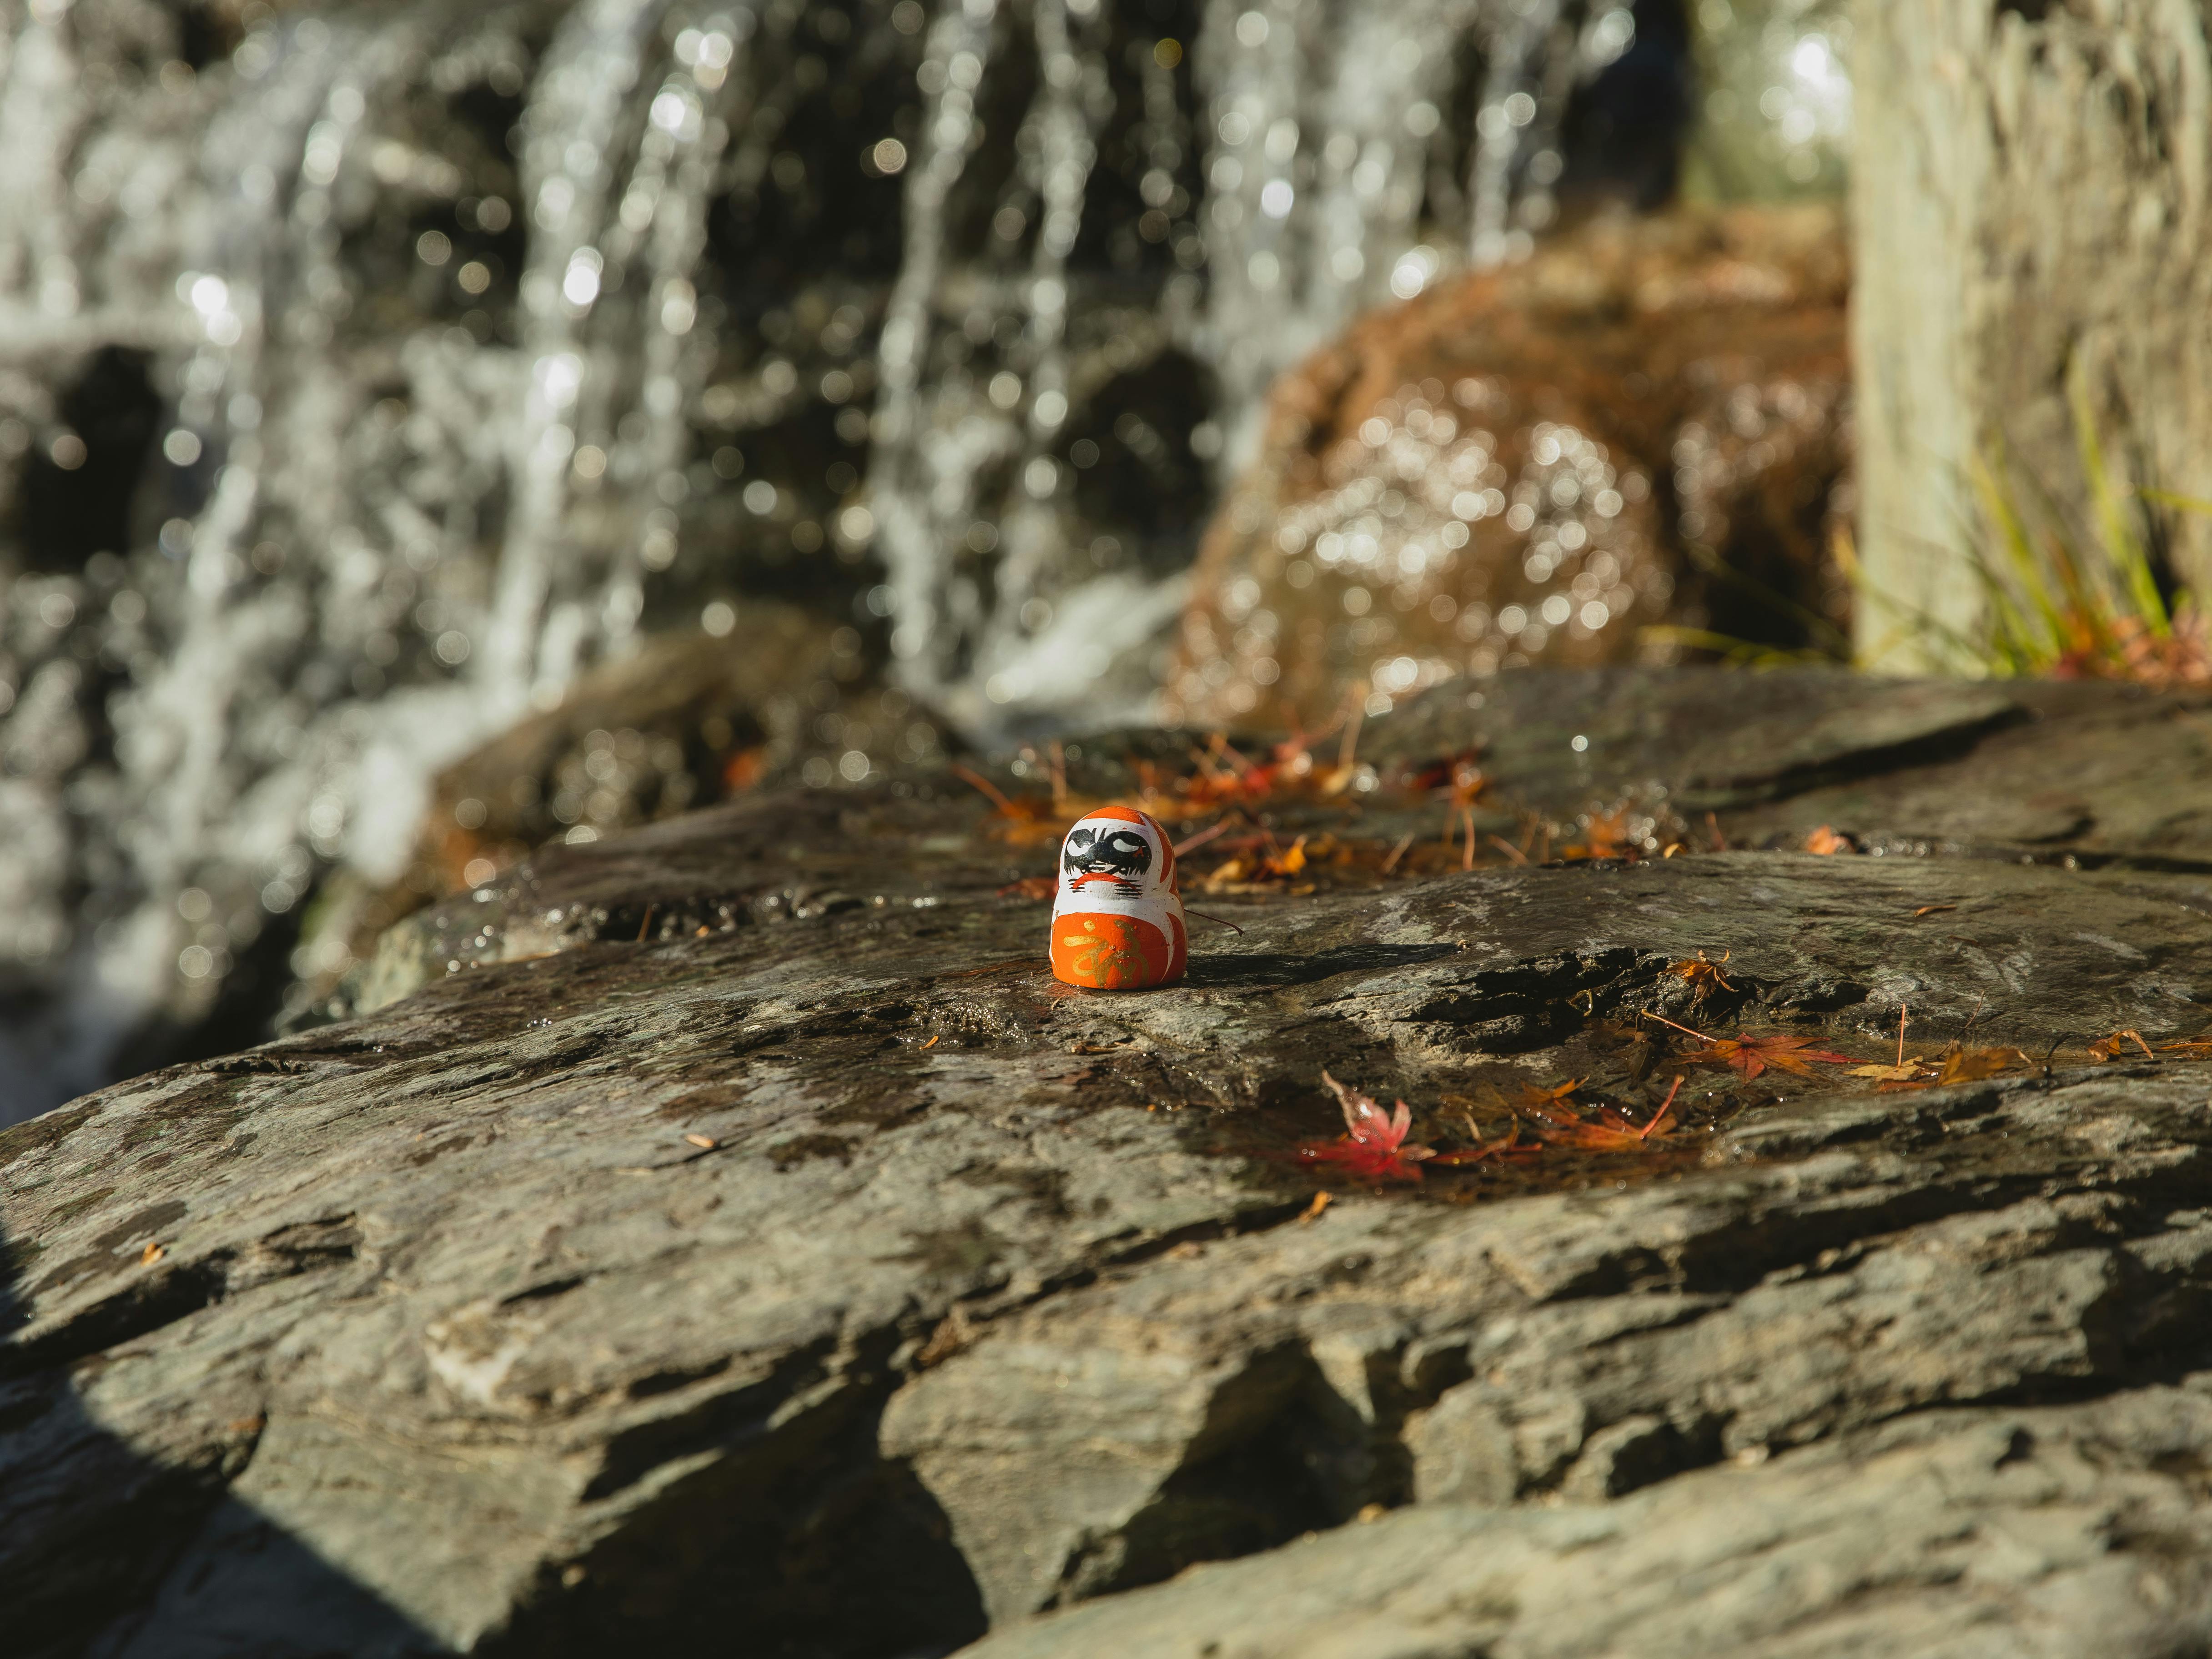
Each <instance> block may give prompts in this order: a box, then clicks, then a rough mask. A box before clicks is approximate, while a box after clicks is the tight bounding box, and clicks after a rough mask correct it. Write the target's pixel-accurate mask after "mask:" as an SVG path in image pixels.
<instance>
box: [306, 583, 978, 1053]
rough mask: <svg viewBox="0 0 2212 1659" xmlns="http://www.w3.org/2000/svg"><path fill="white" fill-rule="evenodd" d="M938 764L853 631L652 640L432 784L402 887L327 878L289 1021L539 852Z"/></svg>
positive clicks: (793, 621) (934, 732) (759, 624)
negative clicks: (697, 810) (431, 914)
mask: <svg viewBox="0 0 2212 1659" xmlns="http://www.w3.org/2000/svg"><path fill="white" fill-rule="evenodd" d="M942 754H943V744H942V739H941V738H940V736H939V729H938V726H936V724H935V723H934V722H933V720H931V719H930V718H929V716H928V715H927V713H926V712H924V711H922V710H921V709H920V708H917V707H916V706H915V703H914V702H913V701H912V699H910V698H909V697H908V696H907V695H906V694H905V693H904V692H902V691H899V690H894V689H891V688H889V687H886V686H885V685H884V684H883V683H882V681H881V679H880V678H878V675H877V673H876V671H874V669H873V668H872V666H870V665H869V663H868V661H867V659H866V657H864V655H863V653H862V644H861V639H860V633H859V631H858V630H857V629H852V628H846V627H837V626H835V625H833V624H831V623H827V622H825V621H824V620H823V619H822V618H821V617H818V616H817V615H814V614H812V613H811V612H808V611H803V610H800V609H798V608H797V607H794V606H789V605H748V606H747V607H746V608H745V610H744V613H743V616H742V617H741V619H740V620H739V621H738V623H737V625H736V628H735V630H734V631H733V632H732V633H731V634H729V635H726V636H722V637H717V636H716V635H711V634H707V633H704V632H700V631H696V630H695V631H691V632H687V633H682V634H666V635H657V636H655V637H653V638H652V639H649V640H647V641H646V642H645V643H644V644H643V645H642V646H641V647H640V648H639V649H638V650H637V651H635V653H632V654H631V655H629V656H627V657H624V658H623V659H620V660H618V661H615V662H611V663H607V664H605V665H601V666H600V667H599V668H597V669H595V670H594V671H592V672H590V673H588V674H586V675H585V676H584V677H583V678H581V679H580V680H578V681H577V683H576V684H575V685H574V687H573V688H572V689H571V690H570V691H569V692H568V696H565V697H563V698H562V700H561V702H559V703H558V704H557V705H556V707H554V708H550V709H549V710H547V711H545V712H544V713H542V714H533V715H532V716H531V717H530V718H528V719H526V720H523V721H521V722H520V724H518V725H516V726H513V727H511V728H509V729H508V730H507V731H506V732H501V734H500V735H499V736H497V737H495V738H492V739H491V740H490V741H489V743H486V744H483V745H482V746H481V747H479V748H477V749H476V750H471V752H470V753H468V754H467V755H465V756H463V757H461V758H460V759H459V760H458V761H456V762H454V763H453V764H452V765H450V766H448V767H447V768H446V769H445V770H443V771H442V772H441V773H439V774H438V775H437V776H436V778H435V780H434V781H433V784H432V799H431V805H430V808H429V810H428V812H427V813H426V814H425V816H424V817H423V820H422V827H421V829H420V830H419V832H418V833H417V836H416V846H415V854H414V857H413V859H412V860H411V861H410V865H409V867H408V869H407V872H406V873H405V875H404V877H403V878H401V879H400V880H398V882H395V883H392V884H376V883H374V882H371V881H369V880H368V879H366V878H362V877H361V876H359V875H357V874H354V873H351V872H342V873H341V874H340V875H339V876H338V877H337V878H334V879H333V880H332V882H331V884H329V885H328V886H327V887H326V889H325V894H324V897H323V900H322V902H321V903H320V905H319V908H318V910H317V912H316V914H315V915H314V916H313V919H312V921H311V922H310V927H309V937H308V939H307V945H306V953H305V956H304V957H303V958H302V968H303V972H302V975H301V980H300V981H299V983H298V984H297V985H296V986H295V987H294V989H293V993H292V994H291V996H290V998H289V1000H288V1016H287V1023H288V1024H298V1023H301V1021H302V1019H303V1018H307V1017H309V1011H310V1010H322V1009H325V1008H326V1006H327V1004H328V1000H329V998H330V997H331V994H332V991H333V989H334V988H335V987H337V984H338V982H339V981H340V980H341V979H342V978H343V976H344V975H345V974H346V973H347V972H348V971H349V969H352V967H353V966H354V965H355V963H356V962H357V961H359V960H361V959H362V958H364V957H366V956H367V954H368V949H369V947H370V946H371V945H373V944H374V941H375V939H377V937H378V935H380V933H383V932H384V930H385V929H386V928H387V927H391V926H392V923H394V922H395V921H398V920H400V919H401V918H402V917H404V916H406V915H410V914H411V913H412V912H414V911H415V910H416V909H419V908H421V907H422V905H424V904H425V903H428V902H431V901H433V900H435V899H437V898H441V897H443V896H446V895H447V894H450V893H453V892H457V891H459V890H463V889H465V888H475V887H482V886H483V884H485V883H487V882H489V881H491V880H492V879H494V878H495V877H497V876H498V875H499V874H500V873H501V872H502V871H504V870H506V869H507V868H508V867H509V866H512V865H513V864H514V863H516V862H517V861H518V860H520V859H522V858H523V857H525V856H526V855H527V854H530V853H531V852H532V851H534V850H535V849H536V848H538V847H539V846H541V845H543V844H544V843H545V842H550V841H556V840H557V841H563V842H568V843H570V844H576V843H581V842H593V841H597V840H599V839H600V838H601V837H602V836H607V835H611V834H612V833H614V832H615V831H617V830H620V829H632V828H635V827H636V826H638V825H640V824H644V823H652V822H654V821H656V820H658V819H660V818H665V817H672V816H673V815H675V814H677V813H678V812H683V811H689V810H690V809H691V808H693V807H696V806H703V805H711V804H713V803H714V802H716V801H719V800H721V799H726V797H728V796H730V795H732V794H735V793H740V792H742V791H744V790H746V789H749V788H750V787H753V786H754V785H756V784H759V783H763V782H794V783H795V782H801V781H803V782H805V783H809V784H812V785H816V786H827V785H830V784H835V783H846V784H852V783H859V782H862V781H866V780H867V779H868V778H870V777H871V776H878V777H879V776H881V775H882V774H883V771H884V768H885V767H886V766H887V765H890V764H895V763H899V762H905V763H915V762H929V761H934V760H938V759H940V758H942Z"/></svg>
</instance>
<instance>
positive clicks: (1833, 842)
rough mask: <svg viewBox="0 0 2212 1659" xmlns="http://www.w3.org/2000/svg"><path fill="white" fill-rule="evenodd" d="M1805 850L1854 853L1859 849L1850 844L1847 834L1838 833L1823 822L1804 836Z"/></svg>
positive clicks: (1825, 852)
mask: <svg viewBox="0 0 2212 1659" xmlns="http://www.w3.org/2000/svg"><path fill="white" fill-rule="evenodd" d="M1805 850H1806V851H1807V852H1808V853H1820V854H1830V853H1856V852H1857V851H1858V850H1859V849H1858V848H1856V847H1854V846H1853V845H1852V844H1851V838H1850V836H1846V835H1842V834H1839V833H1838V831H1837V830H1835V829H1833V828H1832V827H1831V826H1829V825H1827V824H1825V823H1824V824H1822V825H1821V826H1820V828H1819V829H1815V830H1814V832H1813V833H1812V834H1811V835H1809V836H1806V837H1805Z"/></svg>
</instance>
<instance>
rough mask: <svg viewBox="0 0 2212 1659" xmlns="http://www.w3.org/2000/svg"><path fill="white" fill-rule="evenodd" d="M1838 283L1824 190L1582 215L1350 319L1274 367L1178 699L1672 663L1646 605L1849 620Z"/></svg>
mask: <svg viewBox="0 0 2212 1659" xmlns="http://www.w3.org/2000/svg"><path fill="white" fill-rule="evenodd" d="M1847 283H1848V267H1847V263H1846V258H1845V253H1844V246H1843V242H1842V240H1841V236H1840V234H1839V228H1838V222H1837V218H1836V216H1835V214H1834V213H1833V211H1832V210H1829V209H1827V208H1825V207H1817V206H1815V207H1800V208H1790V209H1774V208H1768V209H1753V208H1738V209H1732V210H1727V211H1725V212H1706V213H1696V214H1692V213H1687V212H1685V213H1682V214H1679V215H1675V216H1668V217H1665V218H1659V219H1648V220H1621V219H1611V218H1607V219H1602V220H1599V221H1595V222H1592V223H1590V224H1589V225H1587V226H1585V227H1583V228H1581V229H1580V230H1578V231H1577V232H1576V233H1574V234H1572V235H1571V236H1567V237H1564V238H1562V239H1560V240H1558V241H1556V242H1554V243H1553V244H1552V245H1551V246H1548V247H1547V249H1545V250H1544V251H1543V252H1541V253H1540V254H1539V255H1538V256H1537V257H1536V258H1533V259H1531V260H1529V261H1528V262H1527V263H1525V264H1519V265H1516V266H1512V267H1510V268H1508V269H1505V270H1494V271H1490V272H1486V273H1482V274H1479V275H1473V276H1466V277H1464V278H1462V279H1461V280H1459V281H1456V282H1454V283H1447V284H1444V285H1443V286H1440V287H1439V288H1437V289H1434V290H1432V291H1431V292H1430V293H1429V294H1427V295H1423V296H1422V297H1421V298H1420V299H1419V300H1416V301H1413V302H1411V303H1409V304H1407V305H1405V306H1401V307H1395V308H1394V309H1391V310H1388V311H1383V312H1377V313H1374V314H1372V315H1370V316H1369V317H1367V318H1365V319H1362V320H1361V321H1360V322H1358V324H1356V325H1354V326H1353V327H1352V329H1351V330H1350V331H1348V332H1347V333H1346V335H1345V337H1343V338H1342V339H1341V340H1340V341H1338V342H1337V343H1335V344H1334V345H1331V346H1329V347H1328V348H1327V349H1324V350H1322V351H1321V352H1319V353H1317V354H1316V355H1315V356H1313V357H1312V358H1310V359H1309V360H1308V361H1307V362H1305V363H1304V365H1302V366H1301V367H1300V368H1297V370H1295V371H1294V372H1292V373H1291V374H1288V375H1286V376H1285V377H1284V379H1283V380H1281V381H1280V382H1279V383H1278V385H1277V386H1276V387H1275V390H1274V392H1273V396H1272V398H1271V401H1270V405H1269V410H1268V414H1267V428H1266V434H1265V436H1264V439H1263V441H1262V447H1261V455H1260V459H1258V460H1257V461H1256V462H1255V464H1254V465H1252V467H1251V468H1250V469H1249V470H1248V471H1247V472H1246V473H1245V475H1244V477H1243V478H1242V479H1241V480H1240V481H1239V483H1237V485H1236V487H1235V488H1234V489H1233V490H1232V491H1231V495H1230V497H1229V499H1228V501H1226V502H1225V505H1224V506H1223V507H1222V509H1221V512H1220V513H1219V514H1218V517H1217V518H1216V520H1215V521H1214V523H1213V526H1212V529H1211V530H1210V531H1209V532H1208V533H1207V537H1206V542H1205V544H1204V547H1203V549H1202V550H1201V552H1200V559H1199V563H1198V568H1197V592H1196V595H1195V597H1194V599H1193V602H1192V604H1191V606H1190V609H1189V611H1188V612H1187V613H1186V615H1185V617H1184V621H1183V632H1182V643H1181V649H1180V653H1179V661H1178V663H1177V665H1176V668H1175V670H1174V671H1172V672H1171V674H1170V678H1169V683H1168V692H1167V706H1168V713H1169V714H1170V718H1171V719H1176V720H1182V721H1184V722H1187V723H1196V724H1209V723H1222V722H1226V721H1230V720H1236V719H1237V718H1239V717H1241V716H1244V715H1248V714H1251V713H1252V712H1254V711H1255V710H1260V711H1262V712H1264V713H1269V714H1272V713H1274V712H1275V711H1277V710H1278V709H1287V710H1288V711H1289V713H1290V714H1291V715H1292V716H1293V717H1294V718H1296V719H1297V720H1303V721H1306V722H1317V721H1319V720H1324V719H1326V718H1327V717H1328V714H1329V713H1330V711H1331V710H1332V709H1334V708H1336V707H1338V706H1339V705H1340V702H1342V700H1343V698H1344V696H1345V694H1346V690H1347V688H1350V687H1354V686H1364V687H1366V688H1367V690H1366V693H1365V695H1368V696H1377V697H1380V698H1383V699H1388V698H1390V697H1395V696H1403V695H1405V694H1406V693H1407V692H1409V691H1411V690H1413V689H1415V688H1416V687H1418V686H1421V685H1426V684H1431V683H1433V682H1435V681H1437V680H1440V679H1443V678H1446V677H1447V676H1449V675H1450V674H1454V673H1457V672H1461V671H1468V670H1472V671H1475V672H1479V673H1480V672H1488V671H1492V670H1493V669H1496V668H1498V667H1502V666H1518V665H1522V664H1525V663H1545V664H1551V665H1561V666H1583V665H1594V664H1598V663H1605V662H1616V661H1622V660H1626V659H1632V658H1635V657H1638V656H1639V655H1656V656H1660V657H1664V656H1666V655H1668V654H1669V653H1671V651H1672V650H1674V649H1676V648H1679V647H1678V646H1677V645H1675V644H1673V643H1670V642H1668V641H1660V640H1655V639H1652V638H1650V636H1646V635H1644V633H1643V630H1644V629H1645V628H1646V627H1648V626H1649V625H1650V624H1653V623H1661V622H1669V621H1671V622H1674V623H1679V624H1683V625H1686V626H1688V627H1692V628H1702V629H1711V630H1713V631H1716V632H1719V633H1723V634H1726V635H1730V636H1735V637H1744V638H1752V639H1759V640H1767V641H1777V642H1779V643H1782V644H1785V645H1796V644H1802V643H1804V642H1806V635H1807V633H1808V630H1809V631H1811V632H1816V633H1817V632H1820V624H1821V623H1827V624H1829V625H1831V626H1833V625H1835V624H1838V623H1841V622H1842V621H1843V620H1844V594H1843V591H1842V585H1841V583H1840V581H1839V580H1838V579H1837V576H1836V573H1835V572H1834V570H1833V569H1832V566H1831V564H1830V562H1829V561H1828V559H1827V557H1826V553H1825V548H1826V531H1827V528H1828V520H1829V518H1830V515H1831V513H1832V512H1835V511H1837V510H1838V509H1839V508H1840V507H1841V506H1842V505H1843V503H1842V502H1841V501H1840V500H1839V495H1840V494H1841V490H1840V488H1839V487H1840V486H1841V484H1842V483H1843V481H1844V477H1845V473H1846V470H1847V466H1848V459H1849V428H1848V420H1849V403H1848V393H1849V366H1848V363H1847V362H1846V360H1845V354H1844V295H1845V291H1846V288H1847ZM1723 565H1725V567H1727V568H1729V570H1732V571H1734V572H1735V573H1738V574H1739V575H1740V576H1741V577H1746V578H1748V579H1749V583H1748V584H1747V583H1746V582H1743V581H1741V580H1731V579H1719V578H1716V577H1714V576H1712V575H1711V574H1707V573H1708V572H1709V571H1711V570H1713V569H1715V568H1719V567H1721V566H1723ZM1751 584H1755V585H1756V586H1757V587H1758V588H1761V589H1765V590H1771V594H1762V593H1758V592H1754V591H1753V586H1751ZM1793 606H1794V607H1796V608H1798V609H1799V610H1802V611H1806V612H1810V613H1812V614H1811V617H1809V618H1808V617H1803V616H1800V615H1796V614H1794V613H1793V611H1792V610H1791V607H1793Z"/></svg>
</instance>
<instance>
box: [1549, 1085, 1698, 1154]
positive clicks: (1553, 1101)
mask: <svg viewBox="0 0 2212 1659" xmlns="http://www.w3.org/2000/svg"><path fill="white" fill-rule="evenodd" d="M1579 1086H1580V1085H1579V1084H1577V1083H1566V1084H1562V1085H1559V1087H1558V1088H1555V1089H1535V1088H1530V1089H1524V1090H1523V1091H1522V1095H1521V1100H1520V1103H1519V1105H1518V1107H1517V1108H1516V1109H1517V1110H1520V1111H1523V1112H1526V1113H1528V1115H1530V1116H1532V1117H1534V1118H1535V1119H1536V1120H1537V1122H1536V1124H1535V1133H1536V1136H1537V1138H1538V1139H1540V1140H1541V1141H1543V1142H1544V1143H1545V1144H1546V1145H1547V1146H1571V1147H1575V1148H1577V1150H1579V1151H1583V1152H1634V1151H1636V1150H1637V1149H1638V1147H1640V1146H1644V1145H1645V1144H1646V1143H1647V1142H1649V1141H1650V1139H1652V1137H1653V1136H1655V1135H1658V1134H1662V1133H1664V1129H1665V1126H1666V1125H1667V1123H1668V1121H1671V1120H1672V1119H1673V1117H1674V1098H1675V1097H1676V1096H1677V1095H1679V1094H1680V1093H1681V1092H1682V1079H1680V1077H1677V1078H1676V1079H1674V1086H1673V1087H1672V1088H1670V1089H1668V1091H1667V1098H1666V1099H1664V1100H1662V1101H1661V1102H1660V1103H1659V1109H1658V1110H1657V1111H1656V1112H1654V1113H1653V1114H1652V1115H1651V1121H1650V1122H1649V1123H1642V1124H1639V1123H1638V1122H1636V1121H1634V1120H1633V1119H1632V1118H1630V1117H1629V1116H1628V1115H1626V1114H1625V1113H1623V1112H1620V1111H1618V1110H1616V1109H1614V1108H1613V1107H1611V1106H1607V1105H1603V1104H1594V1105H1593V1106H1592V1107H1591V1108H1590V1111H1591V1113H1592V1115H1590V1116H1588V1117H1584V1116H1583V1115H1580V1114H1578V1113H1577V1112H1575V1111H1573V1110H1572V1109H1570V1108H1569V1107H1568V1105H1567V1101H1568V1098H1569V1097H1571V1095H1572V1094H1573V1093H1574V1091H1575V1090H1576V1089H1577V1088H1578V1087H1579Z"/></svg>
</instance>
